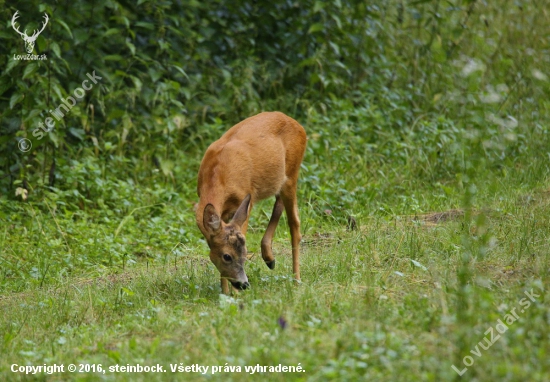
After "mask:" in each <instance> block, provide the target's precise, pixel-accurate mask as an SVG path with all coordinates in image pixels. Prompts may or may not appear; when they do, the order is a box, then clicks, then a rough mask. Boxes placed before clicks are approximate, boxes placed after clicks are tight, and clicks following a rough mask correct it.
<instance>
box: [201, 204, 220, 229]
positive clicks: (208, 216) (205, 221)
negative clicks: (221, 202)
mask: <svg viewBox="0 0 550 382" xmlns="http://www.w3.org/2000/svg"><path fill="white" fill-rule="evenodd" d="M202 225H203V226H204V229H205V230H206V231H207V232H208V233H209V234H215V233H217V232H218V231H219V230H220V226H221V219H220V216H219V215H218V213H217V212H216V209H215V208H214V206H213V205H212V204H207V205H206V207H204V213H203V215H202Z"/></svg>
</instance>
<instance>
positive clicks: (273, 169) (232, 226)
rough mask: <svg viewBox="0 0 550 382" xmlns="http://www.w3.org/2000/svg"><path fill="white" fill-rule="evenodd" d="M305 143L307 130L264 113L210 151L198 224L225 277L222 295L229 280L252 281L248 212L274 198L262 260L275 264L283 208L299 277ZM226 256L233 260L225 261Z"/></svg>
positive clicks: (201, 173) (280, 116)
mask: <svg viewBox="0 0 550 382" xmlns="http://www.w3.org/2000/svg"><path fill="white" fill-rule="evenodd" d="M306 142H307V137H306V132H305V130H304V128H303V127H302V126H301V125H300V124H299V123H298V122H296V121H295V120H294V119H292V118H290V117H288V116H286V115H285V114H283V113H280V112H265V113H260V114H258V115H255V116H253V117H250V118H247V119H245V120H244V121H242V122H240V123H238V124H236V125H235V126H233V127H232V128H231V129H229V130H228V131H227V132H226V133H225V134H224V135H222V137H221V138H220V139H218V140H217V141H216V142H214V143H212V144H211V145H210V147H208V149H207V150H206V153H205V154H204V158H203V159H202V162H201V166H200V169H199V175H198V184H197V194H198V195H199V197H200V201H199V203H198V206H197V210H196V220H197V225H198V226H199V229H200V230H201V232H202V233H203V235H204V236H205V238H206V240H207V242H208V245H209V247H210V259H211V260H212V262H213V263H214V264H215V265H216V267H217V268H218V270H219V271H220V273H221V278H222V290H223V292H224V293H228V292H229V288H228V284H227V280H230V281H232V282H237V283H248V279H247V277H246V274H245V273H244V268H243V264H244V260H245V258H246V247H245V239H244V237H245V235H246V230H247V227H248V217H249V213H250V211H251V210H252V206H253V205H254V203H255V202H256V201H258V200H262V199H266V198H268V197H270V196H275V197H276V199H275V206H274V208H273V215H272V216H271V220H270V221H269V224H268V226H267V230H266V233H265V235H264V237H263V239H262V246H261V248H262V258H263V259H264V261H265V262H266V263H267V264H268V266H269V267H270V268H271V267H273V266H274V264H275V260H274V257H273V253H272V251H271V242H272V239H273V234H274V232H275V228H276V226H277V224H278V221H279V218H280V216H281V214H282V211H283V207H284V209H285V210H286V212H287V217H288V222H289V228H290V233H291V238H292V256H293V271H294V276H295V278H296V279H297V280H299V279H300V269H299V261H298V258H299V243H300V240H301V235H300V220H299V217H298V204H297V199H296V188H297V184H298V174H299V171H300V164H301V163H302V158H303V156H304V153H305V149H306ZM248 195H250V201H249V202H248V200H247V199H248V198H247V196H248ZM239 208H241V209H240V210H239ZM239 211H240V213H239ZM218 222H219V223H218ZM241 236H242V243H240V242H241ZM224 254H228V255H230V256H232V258H233V259H234V261H231V263H230V264H228V263H227V262H224V261H223V258H222V256H223V255H224Z"/></svg>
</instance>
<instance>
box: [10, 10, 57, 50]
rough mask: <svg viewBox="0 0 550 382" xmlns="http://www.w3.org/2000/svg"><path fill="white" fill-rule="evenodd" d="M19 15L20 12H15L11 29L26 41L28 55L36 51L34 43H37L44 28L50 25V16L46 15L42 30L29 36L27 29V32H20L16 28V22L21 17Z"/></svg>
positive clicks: (35, 31)
mask: <svg viewBox="0 0 550 382" xmlns="http://www.w3.org/2000/svg"><path fill="white" fill-rule="evenodd" d="M18 13H19V11H15V13H14V14H13V17H12V18H11V27H12V28H13V30H15V31H16V32H17V33H19V34H20V35H21V37H23V40H24V41H25V49H26V50H27V53H32V51H33V50H34V43H35V42H36V39H37V38H38V36H39V35H40V33H42V31H43V30H44V28H46V25H48V20H49V17H48V14H47V13H44V22H43V23H42V29H40V30H39V31H38V30H36V29H35V30H34V32H33V34H32V36H28V35H27V30H26V29H25V32H20V31H19V28H18V27H16V26H15V20H17V18H18V17H19V16H18V15H17V14H18Z"/></svg>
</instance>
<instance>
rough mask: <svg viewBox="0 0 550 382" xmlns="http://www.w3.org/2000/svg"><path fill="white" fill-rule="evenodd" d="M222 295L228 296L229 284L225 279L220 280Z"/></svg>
mask: <svg viewBox="0 0 550 382" xmlns="http://www.w3.org/2000/svg"><path fill="white" fill-rule="evenodd" d="M220 280H221V285H222V293H223V294H226V295H228V296H229V282H228V281H227V279H226V278H223V277H222V278H221V279H220Z"/></svg>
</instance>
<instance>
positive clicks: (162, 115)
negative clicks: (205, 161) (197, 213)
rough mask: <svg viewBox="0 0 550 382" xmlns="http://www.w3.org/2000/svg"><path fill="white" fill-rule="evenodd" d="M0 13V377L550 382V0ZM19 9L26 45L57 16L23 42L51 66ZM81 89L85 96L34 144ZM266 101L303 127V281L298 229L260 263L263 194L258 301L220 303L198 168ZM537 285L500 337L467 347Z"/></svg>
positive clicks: (67, 7)
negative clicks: (46, 371)
mask: <svg viewBox="0 0 550 382" xmlns="http://www.w3.org/2000/svg"><path fill="white" fill-rule="evenodd" d="M0 5H1V6H0V19H1V20H3V21H4V28H2V29H1V30H0V40H1V44H0V52H1V54H0V67H1V68H2V69H1V70H2V71H1V74H0V309H1V311H2V314H1V315H0V334H2V335H1V336H0V356H1V357H0V359H1V361H0V375H2V376H3V377H4V378H3V379H6V378H8V379H12V378H15V377H16V376H17V375H16V374H13V373H12V372H11V371H10V366H11V364H13V363H18V364H21V365H26V364H28V365H39V364H43V363H51V364H53V363H56V362H57V363H58V364H59V363H65V364H68V363H75V364H77V363H96V364H99V363H101V364H103V366H107V365H114V364H121V365H122V364H124V365H125V364H127V363H129V364H136V363H141V364H156V363H162V364H164V365H165V368H166V369H168V368H169V366H168V365H169V364H170V363H174V364H175V363H178V364H179V363H180V362H183V363H184V364H186V365H187V364H193V363H198V364H202V365H224V364H225V363H228V364H230V365H241V366H244V365H256V364H258V363H259V364H261V365H277V364H279V363H282V364H286V365H297V364H298V363H301V365H302V366H303V367H304V369H305V370H306V372H305V373H302V374H276V373H275V374H265V375H263V376H262V375H258V377H257V375H246V374H245V373H242V374H219V375H221V376H222V378H224V379H234V380H242V379H243V378H246V377H247V376H248V378H249V379H251V380H255V379H256V378H264V379H265V378H268V379H273V380H287V379H289V378H291V379H296V380H328V379H334V378H338V379H339V380H357V379H358V378H361V377H362V376H367V377H368V378H369V380H370V379H374V380H387V381H394V380H403V379H407V380H419V381H420V380H422V381H425V380H433V381H440V380H450V379H453V378H459V376H458V374H457V373H456V372H455V371H454V370H453V369H452V368H451V365H456V367H457V368H458V369H463V368H464V367H465V366H464V364H463V359H464V357H465V356H467V355H470V356H472V357H473V359H474V360H475V363H474V364H473V365H472V366H471V367H469V368H468V370H467V372H466V374H465V375H464V376H463V377H462V378H468V379H469V380H470V379H472V380H497V379H498V380H504V381H525V380H535V381H545V380H547V379H548V375H549V373H550V361H549V359H548V357H547V356H546V354H547V353H548V352H549V351H550V337H549V334H548V331H547V327H548V324H549V323H550V308H549V307H548V297H546V295H545V292H544V290H546V289H548V287H549V283H548V273H549V270H550V267H549V264H550V249H549V246H548V242H549V239H550V224H549V223H550V222H549V218H548V216H550V214H549V213H550V191H549V190H550V189H549V187H550V185H549V183H550V181H549V170H550V134H549V131H550V129H549V125H550V112H549V106H550V105H549V103H550V82H549V78H548V75H549V74H548V73H547V70H548V68H549V67H550V46H549V41H550V29H549V28H548V27H547V19H548V12H549V11H548V9H547V7H546V4H545V3H544V2H541V1H529V2H528V1H521V0H515V1H511V0H505V1H502V2H491V1H475V0H473V1H472V0H464V1H460V0H451V1H438V0H434V1H425V0H424V1H423V0H420V1H402V0H383V1H367V2H364V1H352V0H349V1H346V0H338V1H321V0H317V1H311V0H306V1H300V2H293V1H289V0H275V1H271V2H253V1H226V0H217V1H214V2H199V1H175V0H174V1H171V0H165V1H159V2H156V1H146V0H145V1H143V0H140V1H137V2H131V1H118V2H117V1H111V0H93V1H87V2H55V1H48V2H38V1H36V0H31V1H25V2H22V1H21V2H15V4H14V3H13V2H12V3H10V4H6V3H5V2H3V1H1V0H0ZM16 11H19V18H18V19H17V21H16V22H17V23H18V25H19V27H20V28H19V29H20V30H21V31H23V30H25V29H27V30H28V31H30V30H33V29H38V28H39V27H40V26H41V23H42V21H43V14H44V13H47V14H48V15H49V23H48V25H47V27H46V28H45V30H44V32H43V33H41V34H40V36H39V37H38V39H37V40H36V46H35V53H36V54H39V55H40V54H46V55H47V60H43V61H27V60H16V59H14V57H15V56H17V55H22V54H24V53H25V47H24V42H23V40H22V39H21V37H20V36H19V35H18V34H17V33H16V32H15V31H14V30H13V29H12V28H11V21H10V20H11V19H12V17H13V15H14V13H15V12H16ZM29 33H30V32H29ZM92 73H95V75H96V76H98V77H101V78H100V79H98V80H97V84H94V85H93V86H92V88H91V89H90V90H87V91H85V94H84V96H83V97H82V99H81V100H79V101H78V103H76V105H75V106H74V107H72V108H70V110H69V111H68V112H66V113H65V115H64V117H63V118H60V119H59V121H58V122H57V123H56V125H55V127H54V128H53V129H52V130H51V131H50V132H48V133H44V134H35V133H34V132H35V130H36V129H37V128H39V126H40V123H44V122H45V121H46V119H47V118H49V117H51V115H52V113H51V112H50V110H53V109H57V108H59V107H60V105H62V104H63V100H67V98H68V97H71V96H74V91H75V89H77V88H79V87H81V86H82V85H81V84H82V82H83V81H84V80H86V79H88V78H89V77H88V76H87V74H90V75H92ZM96 78H97V77H96ZM264 110H280V111H282V112H285V113H286V114H288V115H290V116H292V117H294V118H295V119H297V120H298V121H299V122H300V123H301V124H302V125H303V126H304V127H305V129H306V131H307V133H308V136H309V141H308V149H307V153H306V157H305V159H304V164H303V166H302V172H301V178H300V182H301V183H300V191H299V192H300V195H299V196H300V209H301V211H300V212H301V219H302V223H303V227H302V228H303V229H302V231H303V234H304V240H303V249H302V252H303V256H302V261H301V262H302V272H303V273H302V278H303V281H304V283H303V284H302V285H301V286H299V287H296V286H295V285H293V283H292V282H291V278H290V260H289V252H290V248H289V240H288V233H287V232H286V228H285V227H284V223H282V224H281V227H280V229H279V230H278V232H277V235H278V236H277V240H276V241H277V242H276V245H275V248H274V249H275V250H276V252H277V253H276V255H278V259H279V258H280V259H281V261H280V263H279V260H277V261H278V266H277V267H278V268H277V269H276V270H275V271H274V272H272V271H269V270H268V269H267V268H266V267H265V265H263V262H262V261H261V259H259V258H258V257H259V256H257V254H258V253H259V240H260V238H261V235H262V229H263V228H264V227H265V225H266V224H267V221H268V219H269V213H270V212H271V205H272V201H271V200H270V201H267V202H265V203H262V204H259V205H257V206H256V207H255V210H254V212H253V215H252V218H251V223H250V226H251V231H250V232H249V235H248V238H247V246H248V249H249V252H250V253H251V254H254V256H253V257H252V259H251V261H250V262H249V264H248V265H247V267H248V268H247V269H248V270H247V273H248V274H249V278H250V281H251V283H252V284H253V288H252V290H250V291H247V292H245V293H241V294H239V295H235V296H232V297H225V296H219V285H218V281H217V278H216V272H217V271H216V270H215V268H214V267H213V265H211V264H210V263H209V261H208V258H207V256H206V245H205V244H204V241H203V240H202V239H201V235H200V233H199V231H198V229H197V228H196V226H195V222H194V212H193V205H194V203H195V202H196V200H197V197H196V192H195V190H196V174H197V171H198V165H199V163H200V160H201V157H202V154H203V152H204V150H205V149H206V147H207V146H208V144H209V143H210V142H212V141H213V140H215V139H216V138H217V137H219V136H220V135H221V134H222V133H223V132H224V131H225V130H226V129H227V128H229V127H230V126H231V125H233V124H234V123H236V122H238V121H240V120H242V119H244V118H246V117H248V116H250V115H253V114H256V113H258V112H260V111H264ZM23 139H28V140H29V141H30V143H31V144H32V148H30V150H28V151H25V152H23V151H21V150H20V149H19V147H20V145H21V143H20V142H21V140H23ZM348 216H353V217H354V218H355V219H356V220H357V223H358V230H356V231H347V230H346V224H347V218H348ZM532 289H533V290H535V291H536V293H538V295H539V296H540V297H537V298H536V301H532V304H531V306H530V307H529V308H528V309H527V308H525V309H524V310H525V311H523V310H522V311H521V312H522V313H520V314H519V315H520V318H519V319H518V320H517V322H515V323H513V324H512V325H510V327H509V330H508V331H507V332H506V333H505V334H502V337H503V338H502V339H500V340H499V341H498V342H496V343H495V344H494V345H493V346H492V347H491V348H490V349H488V350H483V351H482V353H481V354H482V355H481V356H479V358H478V356H475V355H472V354H473V353H471V352H470V351H471V350H472V349H476V345H477V344H478V342H479V341H481V340H482V339H483V338H484V336H485V335H486V334H485V333H484V332H485V331H486V330H487V329H488V328H489V327H490V326H492V327H494V326H495V324H496V320H497V319H499V318H500V319H502V318H503V317H504V315H505V314H506V313H508V312H509V311H510V309H512V308H514V307H519V301H520V299H521V298H523V297H524V292H525V291H531V290H532ZM518 309H519V308H518ZM518 311H519V310H518ZM44 317H47V318H48V319H47V320H44ZM58 377H59V378H68V379H69V378H71V377H79V378H85V379H86V378H90V379H94V378H98V379H101V378H111V379H114V378H120V379H128V380H135V379H136V378H137V379H146V378H148V379H151V378H152V379H155V378H156V379H158V380H170V379H171V378H174V375H173V374H172V373H170V372H168V373H164V374H158V375H152V374H135V375H132V374H106V375H102V374H93V373H85V374H80V375H71V374H64V375H61V376H59V375H58ZM177 377H181V378H184V377H185V378H187V379H197V380H200V379H201V378H202V377H201V376H200V375H199V374H192V375H177ZM213 377H215V376H213Z"/></svg>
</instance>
